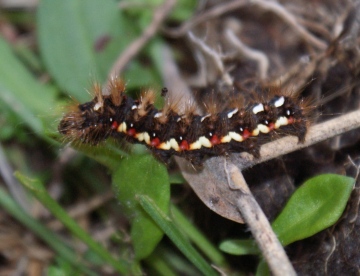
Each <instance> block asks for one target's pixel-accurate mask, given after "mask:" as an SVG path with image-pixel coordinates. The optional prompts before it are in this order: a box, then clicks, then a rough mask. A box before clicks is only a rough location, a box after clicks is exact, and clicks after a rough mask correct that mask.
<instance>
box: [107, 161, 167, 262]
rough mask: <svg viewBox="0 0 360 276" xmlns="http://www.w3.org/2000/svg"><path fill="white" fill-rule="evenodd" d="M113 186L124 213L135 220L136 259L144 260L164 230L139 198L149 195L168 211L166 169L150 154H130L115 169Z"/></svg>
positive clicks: (133, 237) (133, 235)
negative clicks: (149, 214)
mask: <svg viewBox="0 0 360 276" xmlns="http://www.w3.org/2000/svg"><path fill="white" fill-rule="evenodd" d="M113 186H114V189H115V192H116V194H117V199H118V200H119V201H120V202H121V203H122V207H123V209H124V212H125V214H127V216H128V217H129V218H130V219H131V220H132V225H131V237H132V241H133V245H134V250H135V258H136V259H137V260H141V259H144V258H146V257H147V256H149V255H150V254H151V252H152V251H153V250H154V248H155V247H156V245H157V244H158V242H159V241H160V240H161V238H162V236H163V232H162V231H161V229H160V228H159V227H158V226H157V225H156V223H154V221H153V220H152V219H151V218H150V217H149V216H148V215H147V214H146V213H145V212H144V210H143V209H142V208H141V206H140V205H139V203H138V197H139V196H140V195H147V196H149V197H150V198H151V199H152V200H153V201H154V202H156V205H157V206H158V207H159V208H160V209H161V210H162V211H163V212H165V213H166V214H167V213H169V202H170V183H169V176H168V173H167V170H166V168H165V167H164V165H162V164H160V163H158V162H157V161H156V160H155V159H154V157H153V156H151V155H135V156H131V157H129V158H127V159H126V160H124V161H123V162H122V163H121V166H120V167H119V168H118V169H117V170H116V171H115V172H114V174H113Z"/></svg>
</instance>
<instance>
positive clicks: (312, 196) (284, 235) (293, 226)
mask: <svg viewBox="0 0 360 276" xmlns="http://www.w3.org/2000/svg"><path fill="white" fill-rule="evenodd" d="M354 183H355V180H354V179H353V178H350V177H346V176H341V175H335V174H324V175H319V176H316V177H314V178H311V179H309V180H308V181H306V182H305V183H304V184H303V185H302V186H301V187H300V188H299V189H297V190H296V191H295V193H294V194H293V195H292V196H291V198H290V200H289V201H288V203H287V204H286V206H285V208H284V209H283V211H282V212H281V213H280V215H279V216H278V217H277V218H276V220H275V221H274V222H273V223H272V227H273V230H274V232H275V233H276V234H277V236H278V238H279V240H280V242H281V243H282V244H283V245H287V244H289V243H292V242H294V241H297V240H301V239H305V238H307V237H310V236H312V235H314V234H316V233H318V232H320V231H321V230H324V229H325V228H327V227H329V226H331V225H333V224H334V223H335V222H336V221H337V220H338V219H339V218H340V216H341V215H342V213H343V211H344V209H345V207H346V203H347V201H348V199H349V197H350V194H351V191H352V189H353V186H354Z"/></svg>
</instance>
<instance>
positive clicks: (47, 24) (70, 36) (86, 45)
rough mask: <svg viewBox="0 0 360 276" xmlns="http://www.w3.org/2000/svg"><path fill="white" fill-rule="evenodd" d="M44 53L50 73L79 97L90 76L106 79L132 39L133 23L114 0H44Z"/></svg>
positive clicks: (40, 18) (40, 17) (41, 31)
mask: <svg viewBox="0 0 360 276" xmlns="http://www.w3.org/2000/svg"><path fill="white" fill-rule="evenodd" d="M37 21H38V22H37V23H38V31H39V43H40V49H41V53H42V56H43V59H44V62H45V65H46V67H47V68H48V70H49V72H50V73H51V75H52V76H53V77H54V78H55V80H56V81H57V82H58V84H59V85H60V86H61V87H62V88H63V89H64V90H65V91H67V93H69V94H70V95H72V96H74V97H75V98H77V99H78V100H80V101H85V100H88V99H89V98H90V95H89V94H88V93H86V92H85V88H88V87H89V85H90V80H89V79H91V78H93V79H95V80H98V81H100V82H103V81H104V80H105V79H106V76H107V74H108V72H109V70H110V68H111V66H112V64H113V63H114V61H115V60H116V58H117V56H118V55H119V54H120V53H121V52H122V51H123V49H124V48H125V47H126V46H127V45H128V44H129V42H131V41H132V40H133V38H134V37H135V35H136V33H135V31H134V23H133V22H130V21H129V20H126V19H125V17H124V16H123V13H122V12H121V9H119V7H118V3H117V1H113V0H104V1H98V0H86V1H82V0H61V1H52V0H43V1H41V2H40V5H39V9H38V17H37Z"/></svg>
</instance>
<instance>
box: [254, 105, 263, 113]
mask: <svg viewBox="0 0 360 276" xmlns="http://www.w3.org/2000/svg"><path fill="white" fill-rule="evenodd" d="M262 111H264V106H263V104H258V105H255V106H254V107H253V109H252V112H253V113H254V114H258V113H259V112H262Z"/></svg>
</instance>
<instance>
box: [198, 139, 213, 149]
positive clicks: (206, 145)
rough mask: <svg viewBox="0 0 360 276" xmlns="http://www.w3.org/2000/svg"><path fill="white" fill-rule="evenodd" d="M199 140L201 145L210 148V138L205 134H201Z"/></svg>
mask: <svg viewBox="0 0 360 276" xmlns="http://www.w3.org/2000/svg"><path fill="white" fill-rule="evenodd" d="M199 142H200V143H201V145H203V146H204V147H206V148H211V147H212V144H211V142H210V140H209V139H208V138H206V137H205V136H201V137H200V138H199Z"/></svg>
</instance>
